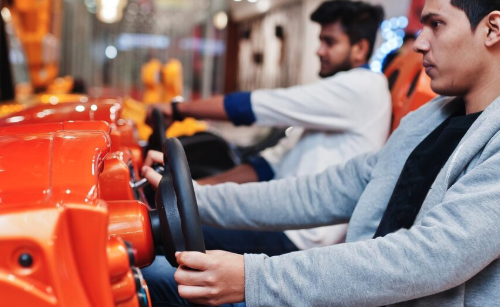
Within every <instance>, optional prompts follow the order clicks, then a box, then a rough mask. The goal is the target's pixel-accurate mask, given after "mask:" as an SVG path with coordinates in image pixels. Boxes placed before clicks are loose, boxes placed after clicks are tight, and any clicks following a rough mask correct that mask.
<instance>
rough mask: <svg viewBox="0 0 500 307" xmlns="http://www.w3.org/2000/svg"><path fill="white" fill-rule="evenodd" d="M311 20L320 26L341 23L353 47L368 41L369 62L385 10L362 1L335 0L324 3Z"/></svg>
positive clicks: (312, 15)
mask: <svg viewBox="0 0 500 307" xmlns="http://www.w3.org/2000/svg"><path fill="white" fill-rule="evenodd" d="M311 20H312V21H314V22H317V23H319V24H320V25H327V24H331V23H335V22H337V21H340V24H341V25H342V27H343V29H344V32H345V33H346V34H347V36H349V40H350V42H351V45H352V44H355V43H357V42H359V41H360V40H362V39H366V40H367V41H368V42H369V43H370V49H369V51H368V54H367V56H366V57H367V58H366V59H367V60H368V59H369V58H370V57H371V55H372V53H373V48H374V45H375V39H376V38H377V31H378V28H379V26H380V23H381V22H382V20H384V9H383V8H382V7H381V6H380V5H371V4H368V3H364V2H361V1H347V0H333V1H327V2H323V3H322V4H321V5H320V6H319V7H318V8H317V9H316V10H315V11H314V12H313V13H312V14H311Z"/></svg>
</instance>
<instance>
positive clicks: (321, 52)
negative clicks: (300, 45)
mask: <svg viewBox="0 0 500 307" xmlns="http://www.w3.org/2000/svg"><path fill="white" fill-rule="evenodd" d="M316 55H317V56H319V57H321V56H324V55H325V47H324V46H323V44H321V45H320V46H319V47H318V49H317V50H316Z"/></svg>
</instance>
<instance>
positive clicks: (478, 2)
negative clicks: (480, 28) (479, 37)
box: [451, 0, 500, 31]
mask: <svg viewBox="0 0 500 307" xmlns="http://www.w3.org/2000/svg"><path fill="white" fill-rule="evenodd" d="M451 5H453V6H454V7H457V8H459V9H461V10H462V11H464V12H465V15H467V18H468V19H469V22H470V27H471V29H472V31H475V30H476V28H477V25H479V22H480V21H481V20H483V18H484V17H486V16H488V14H489V13H491V12H493V11H500V0H451Z"/></svg>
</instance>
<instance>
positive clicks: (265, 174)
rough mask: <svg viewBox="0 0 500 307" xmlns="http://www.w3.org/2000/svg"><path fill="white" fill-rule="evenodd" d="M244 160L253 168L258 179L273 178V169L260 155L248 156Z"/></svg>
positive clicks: (267, 179)
mask: <svg viewBox="0 0 500 307" xmlns="http://www.w3.org/2000/svg"><path fill="white" fill-rule="evenodd" d="M246 162H247V163H248V164H250V165H251V166H252V167H253V168H254V169H255V172H256V173H257V177H258V178H259V181H269V180H272V179H274V171H273V169H272V168H271V165H269V163H268V162H267V161H266V159H264V158H262V157H261V156H256V157H250V158H248V160H247V161H246Z"/></svg>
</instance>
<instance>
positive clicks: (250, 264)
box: [245, 254, 268, 307]
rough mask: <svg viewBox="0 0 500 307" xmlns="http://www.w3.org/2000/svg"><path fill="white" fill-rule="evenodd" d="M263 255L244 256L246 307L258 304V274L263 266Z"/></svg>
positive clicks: (264, 257)
mask: <svg viewBox="0 0 500 307" xmlns="http://www.w3.org/2000/svg"><path fill="white" fill-rule="evenodd" d="M266 258H268V256H266V255H264V254H260V255H255V254H245V302H246V306H247V307H257V306H259V303H260V296H259V282H258V272H259V269H260V268H262V267H263V266H264V260H265V259H266Z"/></svg>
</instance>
